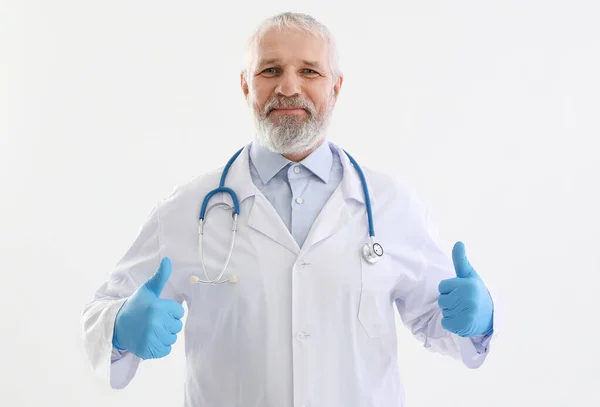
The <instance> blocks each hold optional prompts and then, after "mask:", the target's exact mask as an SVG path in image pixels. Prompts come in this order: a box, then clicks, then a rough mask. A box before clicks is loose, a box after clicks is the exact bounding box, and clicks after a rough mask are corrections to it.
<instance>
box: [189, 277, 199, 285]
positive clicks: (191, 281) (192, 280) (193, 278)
mask: <svg viewBox="0 0 600 407" xmlns="http://www.w3.org/2000/svg"><path fill="white" fill-rule="evenodd" d="M199 281H200V279H199V278H198V277H196V276H191V277H190V283H192V284H196V283H197V282H199Z"/></svg>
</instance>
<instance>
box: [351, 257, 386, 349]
mask: <svg viewBox="0 0 600 407" xmlns="http://www.w3.org/2000/svg"><path fill="white" fill-rule="evenodd" d="M392 280H393V278H392V270H391V264H390V261H389V259H388V258H387V256H385V255H384V256H383V257H382V258H380V259H379V261H378V262H377V263H375V264H371V263H368V262H367V261H365V260H364V259H361V292H360V303H359V306H358V319H359V321H360V324H361V325H362V327H363V328H364V330H365V332H366V333H367V335H368V336H369V337H370V338H379V337H382V336H386V335H388V334H389V333H391V332H392V331H393V328H394V310H393V305H392V303H391V300H390V293H391V288H392V283H391V281H392Z"/></svg>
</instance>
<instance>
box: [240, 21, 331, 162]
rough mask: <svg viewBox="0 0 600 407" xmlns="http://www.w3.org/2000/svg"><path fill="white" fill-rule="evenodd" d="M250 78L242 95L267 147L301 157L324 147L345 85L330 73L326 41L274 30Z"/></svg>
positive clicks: (265, 38) (258, 50) (262, 45)
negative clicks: (333, 113) (326, 135)
mask: <svg viewBox="0 0 600 407" xmlns="http://www.w3.org/2000/svg"><path fill="white" fill-rule="evenodd" d="M247 74H248V80H246V79H245V78H244V76H243V75H242V77H241V82H242V90H243V92H244V96H245V97H246V100H247V102H248V105H249V106H250V108H251V109H252V112H253V116H254V121H255V124H256V131H257V136H258V140H259V141H260V142H261V143H262V144H263V145H264V146H265V147H267V148H268V149H270V150H271V151H275V152H277V153H280V154H286V155H299V154H306V153H308V152H310V151H312V150H313V149H314V148H316V147H317V146H318V145H319V144H320V143H321V142H322V141H323V139H324V137H325V132H326V130H327V127H328V124H329V119H330V117H331V113H332V112H333V108H334V106H335V102H336V100H337V96H338V94H339V90H340V88H341V85H342V78H341V77H340V78H337V79H336V78H334V77H333V75H332V73H331V69H330V59H329V47H328V44H327V42H326V41H325V40H323V39H320V38H317V37H314V36H312V35H310V34H308V33H305V32H303V31H300V30H287V31H284V32H279V31H276V30H271V31H269V32H267V33H266V34H265V35H264V36H263V38H262V40H261V42H260V44H259V45H258V47H257V48H256V52H255V54H254V64H253V65H252V68H251V69H250V70H249V71H248V73H247Z"/></svg>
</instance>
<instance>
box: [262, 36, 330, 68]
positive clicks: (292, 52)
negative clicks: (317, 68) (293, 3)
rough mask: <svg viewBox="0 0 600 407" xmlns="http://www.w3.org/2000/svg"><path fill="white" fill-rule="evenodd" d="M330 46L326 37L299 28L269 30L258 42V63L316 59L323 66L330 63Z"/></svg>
mask: <svg viewBox="0 0 600 407" xmlns="http://www.w3.org/2000/svg"><path fill="white" fill-rule="evenodd" d="M328 51H329V47H328V44H327V41H326V40H325V39H324V38H320V37H317V36H315V35H312V34H310V33H307V32H305V31H302V30H299V29H285V30H281V31H280V30H277V29H274V28H272V29H270V30H268V31H267V32H266V33H265V34H264V35H263V36H262V37H261V39H260V41H259V42H258V43H257V46H256V48H255V58H256V62H257V64H261V63H262V62H264V61H268V60H279V61H281V62H283V63H293V62H297V61H314V62H317V63H319V64H321V65H323V66H325V65H326V64H328V63H329V52H328Z"/></svg>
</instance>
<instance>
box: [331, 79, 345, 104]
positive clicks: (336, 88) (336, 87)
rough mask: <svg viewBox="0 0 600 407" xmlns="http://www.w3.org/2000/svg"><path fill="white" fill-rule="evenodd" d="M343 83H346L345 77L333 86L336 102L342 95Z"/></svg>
mask: <svg viewBox="0 0 600 407" xmlns="http://www.w3.org/2000/svg"><path fill="white" fill-rule="evenodd" d="M342 83H344V76H343V75H340V76H339V77H338V78H337V80H336V81H335V83H334V84H333V92H334V96H333V98H334V102H337V98H338V96H339V94H340V90H342Z"/></svg>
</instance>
